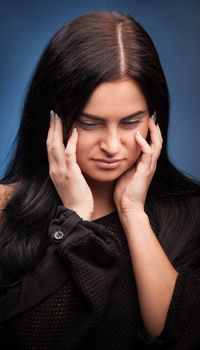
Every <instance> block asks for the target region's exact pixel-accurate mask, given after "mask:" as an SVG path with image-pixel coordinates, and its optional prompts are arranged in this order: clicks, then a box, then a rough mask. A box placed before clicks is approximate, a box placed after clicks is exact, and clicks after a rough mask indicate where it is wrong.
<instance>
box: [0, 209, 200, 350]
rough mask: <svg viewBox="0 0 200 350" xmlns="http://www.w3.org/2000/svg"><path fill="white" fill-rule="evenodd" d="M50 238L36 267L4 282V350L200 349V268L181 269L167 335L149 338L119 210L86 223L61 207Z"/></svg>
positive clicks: (0, 319) (0, 327) (0, 340)
mask: <svg viewBox="0 0 200 350" xmlns="http://www.w3.org/2000/svg"><path fill="white" fill-rule="evenodd" d="M148 216H149V219H150V224H151V226H152V228H153V230H154V232H155V234H156V235H157V236H158V238H159V227H158V224H157V223H156V218H155V217H154V216H153V215H152V213H151V212H150V211H149V212H148ZM49 236H50V241H51V244H50V246H49V248H48V250H47V254H46V256H45V258H44V259H43V260H42V262H41V263H40V264H39V265H38V267H37V269H36V270H35V271H34V272H32V273H30V274H27V275H26V276H25V277H24V278H22V279H21V280H20V281H18V282H17V283H14V284H12V285H9V286H3V285H2V284H1V288H0V349H1V350H7V349H8V348H11V349H13V350H18V349H19V350H50V349H51V350H53V349H54V350H68V349H70V350H72V349H73V350H74V349H87V350H134V349H143V348H144V349H146V348H147V349H157V348H159V349H160V348H163V349H170V350H172V349H178V350H179V349H180V350H189V349H190V350H193V349H200V265H198V264H197V265H198V266H197V265H195V266H196V267H195V269H194V270H191V269H189V268H188V267H187V268H182V270H181V271H180V273H179V275H178V278H177V281H176V285H175V289H174V293H173V297H172V301H171V304H170V306H169V310H168V314H167V319H166V323H165V326H164V329H163V331H162V333H161V335H160V336H159V337H156V338H154V339H153V338H151V337H149V336H148V335H147V334H146V333H145V330H144V328H143V324H142V319H141V315H140V309H139V303H138V297H137V288H136V283H135V279H134V274H133V269H132V265H131V259H130V254H129V249H128V244H127V241H126V237H125V235H124V232H123V229H122V226H121V223H120V220H119V217H118V214H117V212H113V213H111V214H108V215H106V216H104V217H102V218H99V219H97V220H94V221H92V222H90V221H83V220H82V219H81V218H80V217H79V216H78V215H77V214H76V213H75V212H74V211H72V210H69V209H66V208H64V207H63V206H59V207H58V209H57V214H56V217H55V218H54V219H53V220H51V222H50V225H49ZM190 258H192V257H190Z"/></svg>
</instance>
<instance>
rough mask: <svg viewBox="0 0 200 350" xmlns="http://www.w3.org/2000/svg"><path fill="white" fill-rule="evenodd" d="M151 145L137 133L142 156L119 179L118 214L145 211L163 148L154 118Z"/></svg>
mask: <svg viewBox="0 0 200 350" xmlns="http://www.w3.org/2000/svg"><path fill="white" fill-rule="evenodd" d="M148 126H149V131H150V145H149V144H148V142H147V141H146V140H145V139H144V138H143V137H142V136H141V134H140V133H138V132H136V133H135V135H134V137H135V140H136V142H137V143H138V144H139V145H140V147H141V151H142V152H141V155H140V157H139V159H138V160H137V162H136V164H135V165H134V167H133V168H131V169H129V170H128V171H127V172H125V173H124V174H123V175H121V177H120V178H119V179H118V181H117V183H116V186H115V190H114V197H113V198H114V201H115V204H116V207H117V210H118V213H119V214H120V215H122V216H124V215H125V216H126V215H128V214H129V213H132V212H133V210H134V211H135V210H138V209H139V210H144V204H145V200H146V195H147V191H148V188H149V185H150V183H151V180H152V178H153V175H154V172H155V170H156V165H157V160H158V158H159V155H160V152H161V148H162V136H161V132H160V128H159V126H158V125H156V124H155V122H154V120H153V119H152V118H149V122H148Z"/></svg>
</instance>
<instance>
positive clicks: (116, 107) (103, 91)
mask: <svg viewBox="0 0 200 350" xmlns="http://www.w3.org/2000/svg"><path fill="white" fill-rule="evenodd" d="M137 110H147V102H146V99H145V97H144V95H143V93H142V91H141V89H140V88H139V86H138V84H137V83H136V82H135V81H134V80H132V79H130V78H127V79H123V80H116V81H113V82H105V83H102V84H100V85H99V86H98V87H97V88H96V89H95V90H94V91H93V93H92V95H91V96H90V98H89V100H88V102H87V104H86V106H85V108H84V110H83V111H84V112H86V113H87V112H88V113H92V114H94V115H97V116H102V117H105V116H107V117H110V116H116V117H118V116H122V115H129V114H131V113H134V112H137Z"/></svg>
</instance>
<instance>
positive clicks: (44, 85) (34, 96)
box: [0, 12, 200, 277]
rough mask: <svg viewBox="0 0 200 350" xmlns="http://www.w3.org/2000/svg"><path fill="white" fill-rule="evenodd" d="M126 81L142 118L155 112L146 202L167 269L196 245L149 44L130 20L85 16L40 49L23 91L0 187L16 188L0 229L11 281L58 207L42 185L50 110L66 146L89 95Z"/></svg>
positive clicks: (28, 265) (37, 249) (189, 200)
mask: <svg viewBox="0 0 200 350" xmlns="http://www.w3.org/2000/svg"><path fill="white" fill-rule="evenodd" d="M126 76H127V77H130V78H132V79H134V81H136V82H137V83H138V84H139V87H140V88H141V90H142V91H143V93H144V95H145V97H146V100H147V103H148V108H149V112H150V114H152V113H153V112H154V111H155V110H156V112H157V121H158V124H159V126H160V129H161V132H162V136H163V141H164V142H163V148H162V151H161V155H160V158H159V160H158V165H157V170H156V173H155V175H154V178H153V180H152V183H151V185H150V188H149V192H148V196H147V202H149V203H150V204H151V208H152V210H153V211H154V212H155V213H157V216H158V221H159V226H160V228H159V237H160V238H159V239H160V242H161V244H162V245H163V247H164V249H165V251H166V253H167V255H168V256H169V258H170V259H171V261H173V262H175V260H176V258H177V257H179V255H180V254H181V253H182V252H183V250H184V247H185V246H187V247H188V240H189V237H190V235H193V237H195V239H194V242H193V245H194V244H196V238H197V236H198V234H197V227H196V225H197V223H199V220H198V215H197V209H195V208H196V202H195V201H197V202H198V200H199V199H198V198H200V190H199V186H198V185H197V184H196V183H194V182H193V181H191V180H190V179H188V178H187V177H186V176H184V175H183V174H181V173H180V172H179V171H178V170H177V169H176V168H175V167H174V166H173V165H172V164H171V163H170V161H169V159H168V155H167V131H168V122H169V93H168V88H167V83H166V79H165V76H164V73H163V70H162V67H161V64H160V61H159V57H158V54H157V52H156V49H155V47H154V44H153V42H152V40H151V38H150V37H149V35H148V34H147V33H146V31H145V30H144V29H143V28H142V26H141V25H140V24H139V23H137V22H136V21H135V20H134V19H133V18H132V17H131V16H128V15H124V14H120V13H115V12H99V13H98V12H97V13H89V14H86V15H83V16H81V17H79V18H77V19H75V20H73V21H72V22H70V23H69V24H66V25H64V26H63V27H62V28H61V29H60V30H58V32H57V33H55V35H54V36H53V38H52V39H51V40H50V42H49V43H48V45H47V47H46V48H45V50H44V52H43V54H42V56H41V58H40V60H39V63H38V64H37V66H36V69H35V71H34V72H33V75H32V78H31V80H30V84H29V86H28V89H27V94H26V97H25V102H24V107H23V110H22V117H21V124H20V127H19V131H18V135H17V138H16V149H15V152H14V154H13V157H12V159H11V161H10V163H9V165H8V166H7V169H6V172H5V175H4V177H3V178H2V179H1V183H2V184H11V183H16V184H17V186H16V190H15V191H14V193H13V196H12V197H11V199H10V200H9V201H8V203H7V205H6V207H5V209H4V213H3V217H2V220H1V226H0V262H1V264H2V266H3V267H4V269H5V270H6V271H9V272H12V274H14V275H15V276H16V277H17V276H21V275H22V274H24V273H26V272H27V271H30V270H31V269H34V268H35V266H36V265H37V263H38V261H39V259H41V258H42V256H43V255H44V254H45V251H46V248H47V246H48V238H47V228H48V224H49V221H50V219H51V218H52V217H53V216H54V214H55V210H56V208H57V206H58V205H59V204H61V201H60V198H59V196H58V194H57V192H56V190H55V188H54V186H53V183H52V182H51V179H50V177H49V166H48V158H47V151H46V138H47V133H48V128H49V112H50V110H54V111H56V113H58V114H59V116H60V117H61V118H62V121H63V126H64V142H65V143H66V142H67V137H68V135H69V132H70V130H71V127H72V125H73V124H74V121H75V120H76V119H77V118H78V117H79V115H80V114H81V111H82V110H83V108H84V106H85V104H86V102H87V101H88V98H89V97H90V95H91V94H92V92H93V91H94V89H95V88H96V87H97V86H98V85H99V84H101V83H102V82H109V81H115V80H118V79H121V78H124V77H126ZM186 215H187V218H186ZM190 241H192V240H190Z"/></svg>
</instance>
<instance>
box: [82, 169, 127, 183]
mask: <svg viewBox="0 0 200 350" xmlns="http://www.w3.org/2000/svg"><path fill="white" fill-rule="evenodd" d="M125 171H126V170H124V171H121V172H119V171H117V172H116V171H101V172H100V171H98V172H97V171H94V172H87V173H86V172H83V175H84V177H85V178H86V179H91V180H93V181H98V182H113V181H116V180H117V179H118V178H119V177H120V176H121V175H122V174H123V173H124V172H125Z"/></svg>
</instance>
